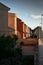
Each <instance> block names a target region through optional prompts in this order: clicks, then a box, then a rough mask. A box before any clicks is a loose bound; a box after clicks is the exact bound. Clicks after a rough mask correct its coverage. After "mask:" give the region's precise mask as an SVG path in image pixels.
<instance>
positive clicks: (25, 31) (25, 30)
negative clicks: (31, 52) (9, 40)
mask: <svg viewBox="0 0 43 65" xmlns="http://www.w3.org/2000/svg"><path fill="white" fill-rule="evenodd" d="M8 27H9V28H11V29H13V30H14V31H13V33H12V32H9V34H11V35H12V34H16V35H18V37H19V38H26V37H30V30H31V28H30V27H28V26H27V25H26V24H25V23H24V22H23V21H22V20H21V19H20V18H18V17H17V15H16V14H14V13H8Z"/></svg>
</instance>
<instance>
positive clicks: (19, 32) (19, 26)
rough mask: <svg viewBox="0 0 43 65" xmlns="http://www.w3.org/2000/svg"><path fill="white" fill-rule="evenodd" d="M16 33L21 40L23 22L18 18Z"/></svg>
mask: <svg viewBox="0 0 43 65" xmlns="http://www.w3.org/2000/svg"><path fill="white" fill-rule="evenodd" d="M17 31H18V34H19V38H23V22H22V20H21V19H19V18H17Z"/></svg>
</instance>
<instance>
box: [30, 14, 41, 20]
mask: <svg viewBox="0 0 43 65" xmlns="http://www.w3.org/2000/svg"><path fill="white" fill-rule="evenodd" d="M31 17H32V18H34V19H39V18H41V15H31Z"/></svg>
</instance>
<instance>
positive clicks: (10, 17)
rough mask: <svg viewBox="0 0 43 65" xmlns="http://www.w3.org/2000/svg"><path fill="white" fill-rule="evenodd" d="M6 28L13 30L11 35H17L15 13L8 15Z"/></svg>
mask: <svg viewBox="0 0 43 65" xmlns="http://www.w3.org/2000/svg"><path fill="white" fill-rule="evenodd" d="M8 27H10V28H12V29H14V31H13V34H16V35H17V15H16V14H15V13H8ZM9 33H11V32H9Z"/></svg>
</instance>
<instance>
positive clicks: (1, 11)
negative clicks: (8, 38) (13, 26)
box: [0, 3, 10, 35]
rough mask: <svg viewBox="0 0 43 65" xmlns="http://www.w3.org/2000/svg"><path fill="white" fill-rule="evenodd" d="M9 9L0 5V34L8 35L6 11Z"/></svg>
mask: <svg viewBox="0 0 43 65" xmlns="http://www.w3.org/2000/svg"><path fill="white" fill-rule="evenodd" d="M9 10H10V8H9V7H7V6H5V5H4V4H2V3H0V34H1V35H2V34H7V33H8V11H9Z"/></svg>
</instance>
